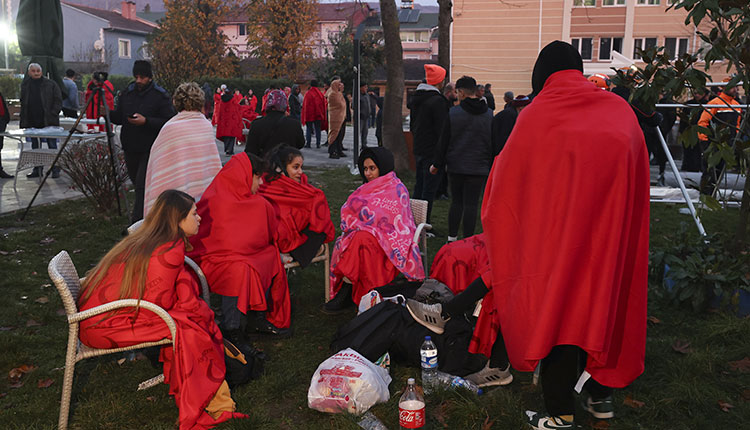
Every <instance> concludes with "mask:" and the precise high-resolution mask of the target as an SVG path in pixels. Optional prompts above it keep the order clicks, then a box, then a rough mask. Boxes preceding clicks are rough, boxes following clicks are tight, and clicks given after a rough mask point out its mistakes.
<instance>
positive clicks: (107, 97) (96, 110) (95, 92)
mask: <svg viewBox="0 0 750 430" xmlns="http://www.w3.org/2000/svg"><path fill="white" fill-rule="evenodd" d="M98 73H100V75H99V76H100V77H102V78H104V81H103V82H101V84H100V83H98V82H97V81H95V80H94V79H92V80H90V81H89V83H88V85H86V93H85V96H86V101H88V100H89V99H90V98H92V97H93V100H91V103H89V105H88V107H87V108H86V118H88V119H100V118H101V117H103V116H104V114H105V113H106V112H107V111H106V110H105V109H104V103H107V108H108V109H109V110H110V111H111V110H114V109H115V87H114V86H113V85H112V82H110V81H109V80H108V79H107V77H108V76H109V75H108V74H107V72H98ZM99 85H101V87H102V89H103V90H104V101H102V100H101V93H100V92H99ZM96 127H98V128H99V131H104V130H105V129H106V126H105V125H104V118H101V119H100V125H94V124H89V125H88V129H89V130H93V129H94V128H96Z"/></svg>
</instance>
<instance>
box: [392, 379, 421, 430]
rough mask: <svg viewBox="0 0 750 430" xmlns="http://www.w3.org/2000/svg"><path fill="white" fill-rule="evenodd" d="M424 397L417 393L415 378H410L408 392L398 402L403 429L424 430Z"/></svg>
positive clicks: (400, 425) (407, 386) (399, 420)
mask: <svg viewBox="0 0 750 430" xmlns="http://www.w3.org/2000/svg"><path fill="white" fill-rule="evenodd" d="M424 421H425V414H424V397H422V395H421V394H420V393H419V391H417V386H416V384H415V383H414V378H409V380H408V381H407V385H406V391H404V394H403V395H402V396H401V399H399V401H398V424H399V428H402V429H421V428H424Z"/></svg>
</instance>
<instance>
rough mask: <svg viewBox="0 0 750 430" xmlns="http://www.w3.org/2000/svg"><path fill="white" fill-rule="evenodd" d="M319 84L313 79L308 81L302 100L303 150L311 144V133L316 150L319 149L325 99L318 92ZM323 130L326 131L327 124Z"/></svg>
mask: <svg viewBox="0 0 750 430" xmlns="http://www.w3.org/2000/svg"><path fill="white" fill-rule="evenodd" d="M319 87H320V83H319V82H318V81H317V80H315V79H313V80H312V81H310V89H309V90H307V93H305V98H303V99H302V121H301V122H302V124H304V125H305V128H306V133H305V148H309V147H310V144H311V142H312V133H313V131H315V141H316V144H317V148H320V133H321V130H322V129H323V123H324V122H326V123H327V121H326V98H325V96H324V95H323V93H322V92H321V91H320V88H319ZM325 129H327V124H326V127H325Z"/></svg>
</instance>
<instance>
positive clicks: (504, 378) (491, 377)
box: [466, 361, 513, 388]
mask: <svg viewBox="0 0 750 430" xmlns="http://www.w3.org/2000/svg"><path fill="white" fill-rule="evenodd" d="M466 380H468V381H471V382H473V383H475V384H477V386H478V387H480V388H482V387H492V386H495V385H508V384H510V383H511V382H513V375H511V373H510V364H508V367H506V368H505V370H503V369H500V368H497V367H490V362H489V361H488V362H487V364H485V365H484V368H483V369H482V370H480V371H479V372H476V373H472V374H471V375H469V376H467V377H466Z"/></svg>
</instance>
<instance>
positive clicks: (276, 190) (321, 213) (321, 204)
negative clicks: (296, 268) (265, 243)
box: [259, 174, 336, 252]
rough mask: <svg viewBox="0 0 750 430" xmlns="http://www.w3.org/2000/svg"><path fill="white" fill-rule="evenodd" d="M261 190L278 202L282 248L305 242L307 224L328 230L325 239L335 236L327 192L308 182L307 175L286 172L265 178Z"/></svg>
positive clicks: (320, 230) (287, 250) (261, 193)
mask: <svg viewBox="0 0 750 430" xmlns="http://www.w3.org/2000/svg"><path fill="white" fill-rule="evenodd" d="M259 194H260V195H262V196H263V197H265V198H266V199H268V200H270V201H271V202H272V203H274V204H275V205H277V206H278V209H279V215H280V216H279V218H280V220H279V227H278V228H277V229H276V243H277V244H278V246H279V249H280V250H281V252H289V251H292V250H294V249H297V248H298V247H299V246H300V245H302V244H303V243H305V242H306V241H307V236H306V235H304V234H302V233H301V232H302V230H304V229H306V228H308V229H310V230H311V231H314V232H316V233H325V234H326V240H325V243H328V242H330V241H332V240H333V238H334V237H335V236H336V229H335V228H334V227H333V222H332V221H331V209H330V208H329V207H328V201H327V200H326V195H325V194H324V193H323V191H321V190H319V189H317V188H315V187H313V186H312V185H310V184H309V183H308V182H307V175H305V174H303V175H302V180H301V183H298V182H297V181H295V180H294V179H290V178H288V177H286V176H284V175H281V176H280V177H279V178H277V179H274V180H273V181H267V180H264V183H263V185H261V187H260V190H259Z"/></svg>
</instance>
